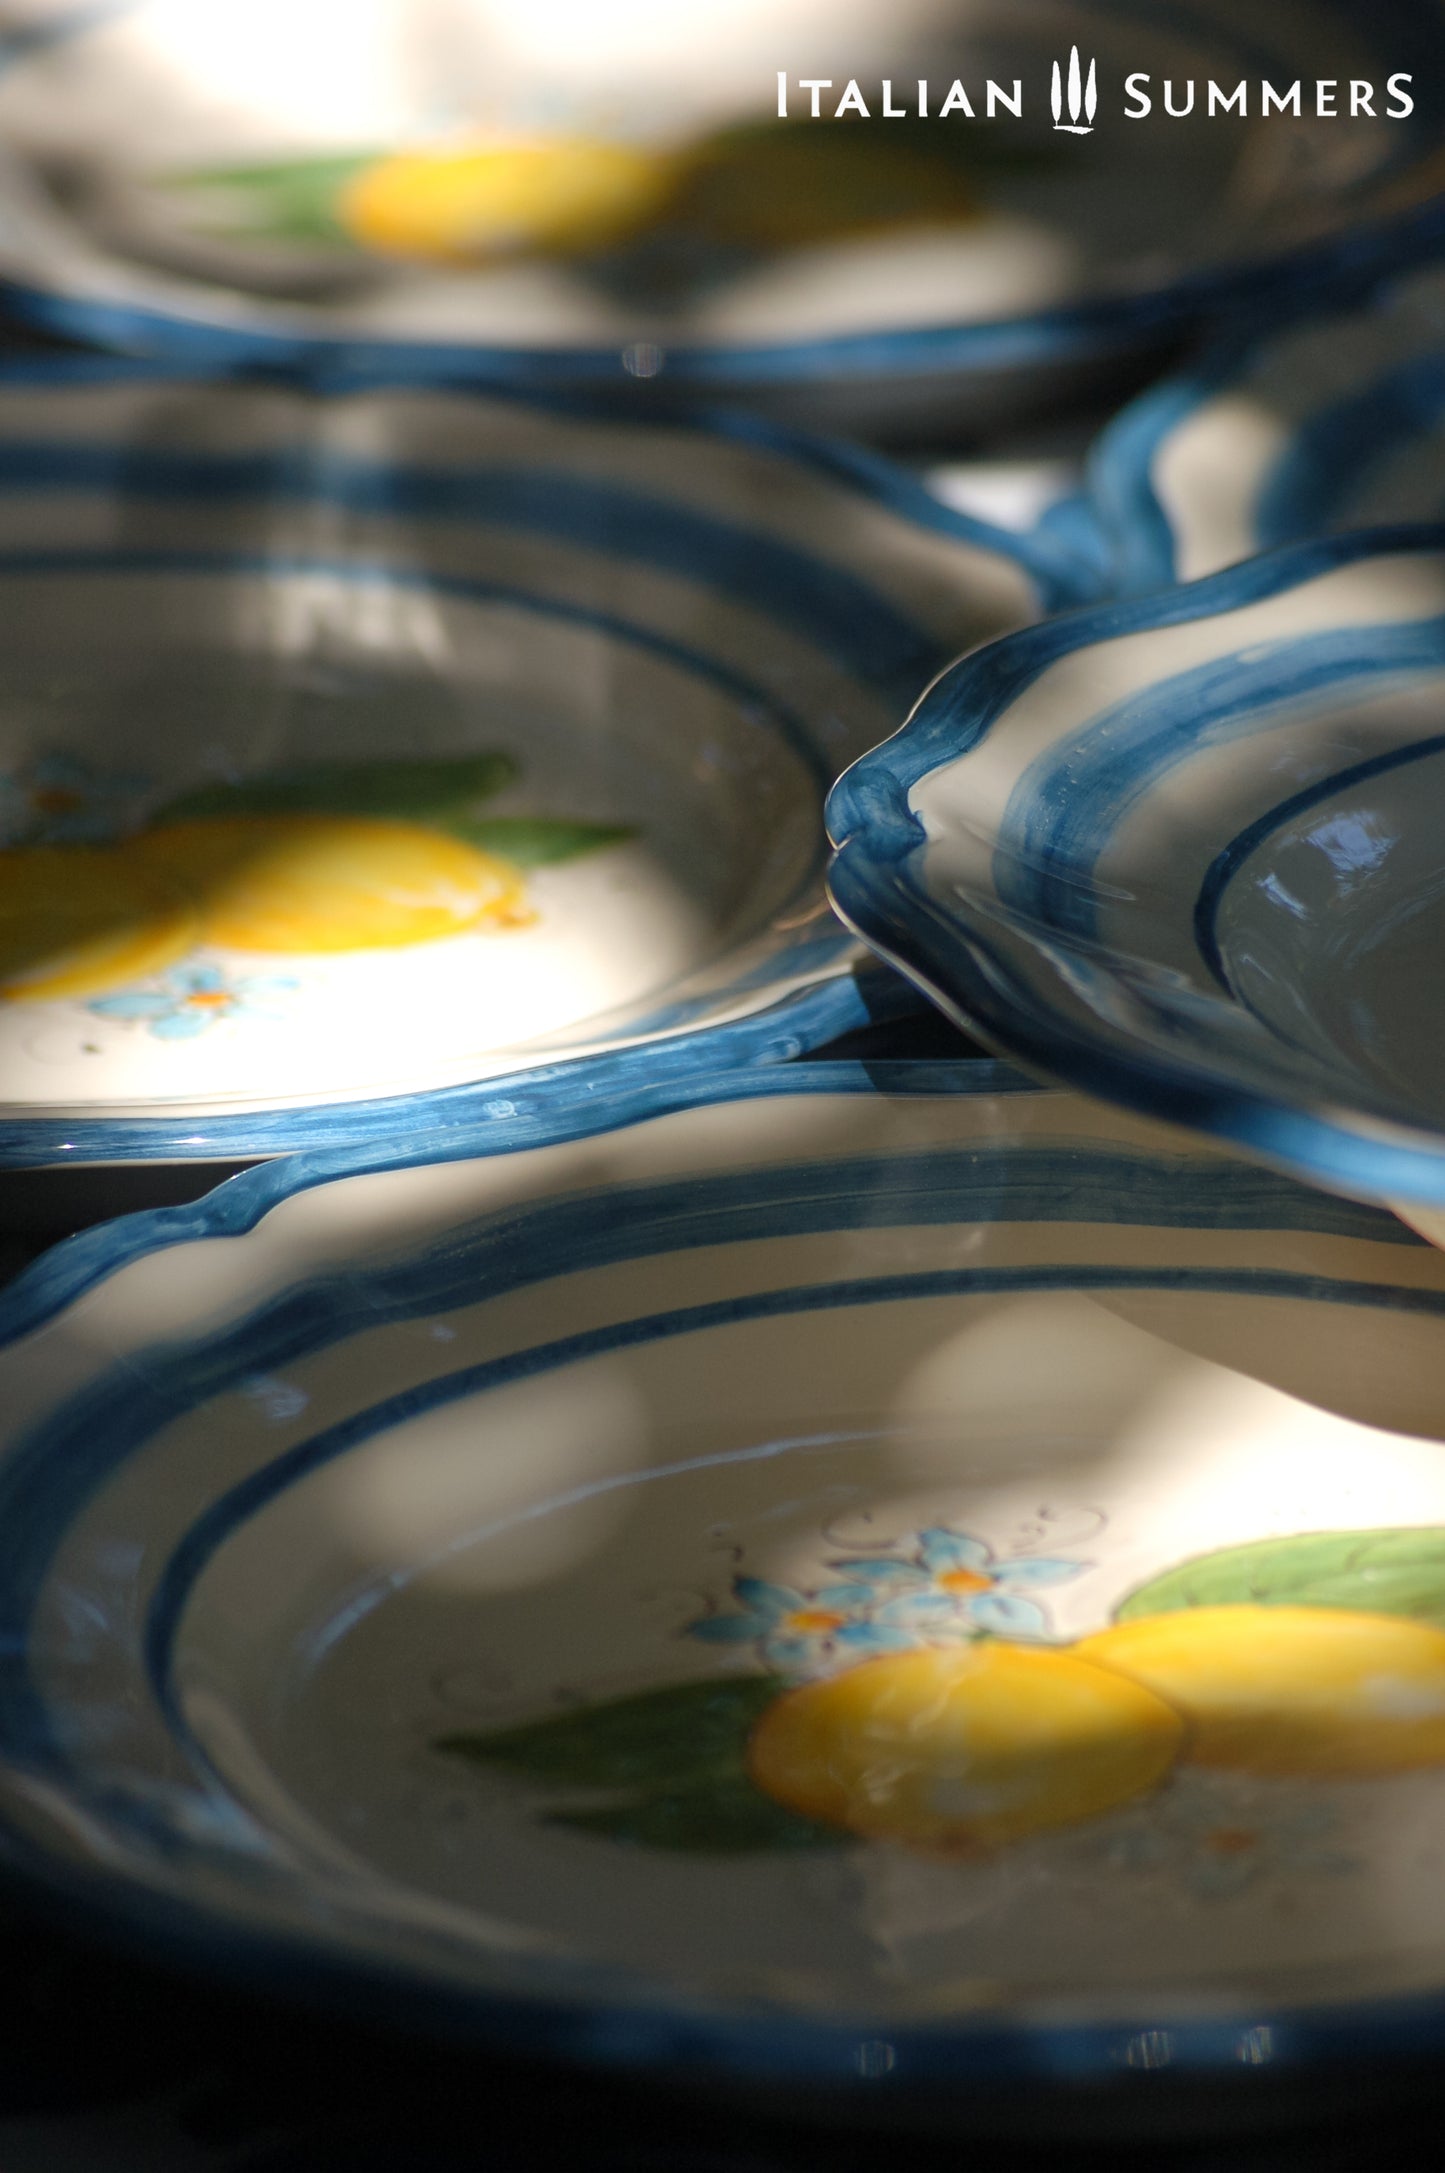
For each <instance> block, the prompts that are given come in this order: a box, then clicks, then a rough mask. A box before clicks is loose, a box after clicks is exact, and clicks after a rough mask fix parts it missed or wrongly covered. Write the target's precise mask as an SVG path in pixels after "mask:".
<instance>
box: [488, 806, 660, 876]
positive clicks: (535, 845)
mask: <svg viewBox="0 0 1445 2173" xmlns="http://www.w3.org/2000/svg"><path fill="white" fill-rule="evenodd" d="M447 828H448V829H449V830H450V831H451V832H452V834H453V836H454V837H459V838H465V840H466V842H467V843H468V844H469V845H476V846H479V847H480V848H481V850H482V851H483V852H487V853H496V854H497V855H498V857H499V858H500V859H503V860H510V861H511V863H512V865H513V867H516V868H548V867H553V866H555V865H556V864H557V862H559V861H562V860H576V859H577V858H578V857H579V856H580V855H581V854H583V853H595V852H600V851H601V850H602V847H603V846H604V845H623V844H625V843H626V841H627V840H628V838H631V837H636V835H637V832H636V831H635V830H634V829H632V828H630V827H629V826H628V825H627V824H625V823H615V822H573V821H570V820H567V819H565V818H563V817H560V816H558V817H553V816H550V815H487V816H483V817H482V818H481V819H480V820H479V821H476V822H473V821H470V820H460V821H457V820H452V821H448V823H447Z"/></svg>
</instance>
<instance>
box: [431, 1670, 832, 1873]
mask: <svg viewBox="0 0 1445 2173" xmlns="http://www.w3.org/2000/svg"><path fill="white" fill-rule="evenodd" d="M781 1688H782V1686H781V1684H779V1683H778V1682H776V1681H774V1680H773V1679H772V1678H771V1677H769V1676H755V1675H749V1676H730V1677H727V1678H725V1679H724V1680H722V1681H720V1682H703V1683H677V1684H673V1685H671V1686H669V1687H668V1688H666V1689H662V1690H645V1691H643V1692H641V1693H640V1694H639V1695H638V1696H636V1697H630V1698H616V1699H613V1700H612V1701H611V1702H610V1703H608V1704H605V1705H584V1706H578V1707H576V1708H574V1709H573V1710H571V1711H569V1712H565V1713H555V1714H550V1715H549V1716H548V1717H547V1718H546V1719H545V1720H535V1721H530V1722H528V1723H527V1725H526V1726H524V1727H521V1728H504V1729H498V1730H495V1731H492V1732H489V1733H485V1734H475V1733H471V1732H468V1733H466V1734H463V1735H450V1736H444V1737H442V1738H441V1740H440V1741H439V1742H438V1743H437V1745H436V1748H437V1749H438V1750H441V1751H446V1752H449V1753H451V1754H452V1755H453V1756H455V1757H460V1758H466V1759H469V1760H471V1761H472V1762H473V1763H475V1764H478V1765H488V1766H497V1767H500V1768H501V1770H502V1771H503V1772H506V1773H510V1774H514V1775H516V1776H517V1777H518V1778H519V1779H525V1780H529V1781H532V1782H534V1783H537V1784H539V1785H540V1786H541V1787H543V1788H546V1789H557V1790H567V1789H575V1790H587V1791H589V1792H590V1793H591V1794H594V1795H595V1794H597V1793H598V1792H602V1791H605V1792H607V1793H609V1794H611V1795H612V1796H614V1797H615V1799H616V1800H615V1801H613V1802H611V1803H604V1804H600V1805H599V1804H595V1803H588V1804H586V1805H584V1806H580V1807H579V1808H577V1809H575V1810H571V1809H568V1808H567V1806H566V1804H565V1803H562V1804H558V1805H557V1806H555V1807H554V1808H551V1809H549V1810H547V1811H546V1812H544V1813H543V1816H544V1818H545V1820H546V1823H547V1824H548V1825H551V1826H566V1827H569V1828H570V1829H571V1830H572V1831H573V1832H574V1833H586V1834H593V1835H596V1836H597V1837H598V1838H600V1839H605V1840H609V1841H623V1842H628V1843H631V1844H632V1845H634V1846H640V1847H646V1848H657V1849H676V1850H680V1851H684V1852H686V1851H693V1852H697V1853H704V1854H711V1855H729V1856H731V1855H742V1854H752V1853H755V1852H758V1851H762V1850H774V1849H800V1848H822V1847H838V1846H840V1845H841V1843H842V1842H843V1841H844V1840H845V1839H846V1836H844V1835H840V1834H838V1833H835V1832H834V1831H832V1829H831V1828H828V1827H824V1826H815V1825H814V1824H813V1823H812V1822H811V1821H810V1820H808V1819H804V1818H797V1817H794V1815H793V1814H792V1812H790V1811H786V1810H784V1809H783V1807H782V1805H781V1804H776V1803H774V1802H772V1800H771V1799H770V1798H769V1797H767V1796H765V1795H763V1794H762V1792H761V1790H759V1789H756V1788H754V1786H753V1784H752V1782H751V1781H750V1780H749V1779H748V1776H747V1773H746V1770H745V1768H744V1764H743V1759H744V1754H745V1752H746V1749H747V1740H748V1735H749V1732H750V1731H751V1729H752V1726H753V1724H754V1722H755V1721H756V1720H757V1718H758V1716H759V1714H760V1713H762V1712H763V1711H764V1710H765V1709H766V1707H768V1706H769V1705H771V1704H772V1702H773V1700H774V1699H775V1698H776V1697H777V1696H778V1694H779V1692H780V1690H781Z"/></svg>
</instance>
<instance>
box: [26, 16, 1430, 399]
mask: <svg viewBox="0 0 1445 2173" xmlns="http://www.w3.org/2000/svg"><path fill="white" fill-rule="evenodd" d="M7 28H8V32H9V36H8V44H6V45H5V46H3V47H0V58H7V57H8V67H7V68H6V70H5V72H4V74H3V77H0V145H3V147H4V158H5V172H4V179H3V184H0V208H3V214H4V216H3V226H0V273H3V275H4V277H5V278H6V280H7V281H8V283H9V297H10V302H11V305H12V307H14V308H15V309H17V310H20V311H22V312H23V313H24V314H26V315H27V316H29V317H30V318H32V319H33V320H35V321H37V322H39V323H42V324H44V325H48V326H49V327H51V328H52V329H57V330H60V331H63V332H67V333H71V334H74V335H78V336H80V337H82V338H86V339H91V340H95V341H98V342H100V343H102V344H108V345H115V346H121V347H125V348H131V349H145V350H153V351H169V352H172V353H174V352H181V353H185V354H188V355H190V356H191V357H193V358H196V359H206V360H214V359H218V358H219V359H227V360H229V359H245V358H251V359H270V360H277V359H283V358H288V357H289V358H292V359H295V358H304V357H307V356H308V355H310V354H311V353H312V350H313V348H314V347H315V346H316V345H317V344H318V343H319V345H320V347H321V348H322V349H323V351H326V352H333V353H334V352H336V351H338V349H339V347H340V346H341V345H342V344H350V345H351V346H353V347H354V346H355V345H356V343H361V345H362V346H363V348H365V349H367V350H369V351H371V352H372V353H375V352H377V351H384V352H385V353H387V354H388V355H397V354H399V355H401V356H403V357H405V359H406V361H407V363H408V365H409V366H410V367H411V368H413V369H414V370H415V371H416V372H417V373H418V374H419V375H435V374H438V373H444V372H447V371H455V370H459V369H460V370H465V371H466V372H468V373H469V374H471V375H473V376H481V377H489V378H492V379H495V378H497V377H498V376H501V375H506V376H511V377H514V378H515V377H521V378H523V379H529V380H532V381H534V382H535V381H542V382H545V383H548V384H551V385H557V386H567V387H571V388H576V387H577V386H578V385H587V386H591V387H597V386H605V387H610V388H613V389H617V390H625V389H628V388H630V389H631V390H633V391H638V390H641V391H642V392H644V393H648V392H650V393H652V394H653V395H654V396H656V395H661V396H663V397H669V396H671V395H672V394H673V393H676V394H677V395H679V396H682V397H697V396H698V395H700V394H707V395H714V396H717V395H724V394H726V395H740V396H745V397H747V398H749V399H754V400H765V401H767V402H769V403H770V404H772V405H774V406H778V405H781V406H783V407H786V408H788V409H790V410H791V411H792V412H793V413H795V414H800V415H805V416H806V418H807V419H808V420H809V421H810V422H821V423H824V424H826V425H827V426H830V427H834V426H842V425H847V426H849V427H852V428H856V429H859V430H863V431H874V432H880V433H885V434H892V435H894V436H911V437H913V438H915V439H921V438H925V437H928V436H930V435H932V436H934V437H935V438H937V437H939V435H940V434H941V433H942V432H943V431H945V430H949V429H951V430H953V431H955V432H956V431H957V430H958V429H960V428H961V427H969V426H973V425H976V424H978V423H980V422H985V421H990V420H992V421H997V420H999V419H1001V418H1005V419H1006V418H1008V417H1017V416H1019V415H1022V414H1026V413H1031V412H1038V411H1039V410H1040V409H1041V408H1046V407H1048V406H1050V405H1054V404H1057V403H1058V401H1059V400H1060V399H1064V398H1076V399H1077V398H1079V397H1081V396H1084V395H1086V394H1087V395H1092V396H1098V394H1099V393H1100V391H1101V390H1102V388H1103V387H1104V386H1106V385H1110V384H1112V385H1114V386H1115V387H1118V386H1120V385H1122V384H1123V383H1124V382H1126V381H1127V378H1128V376H1129V373H1130V371H1131V370H1132V371H1133V373H1134V374H1135V375H1136V376H1137V374H1138V372H1139V370H1140V369H1141V368H1142V367H1144V366H1145V364H1146V362H1147V359H1148V357H1150V356H1151V355H1157V354H1158V352H1159V351H1161V349H1162V348H1163V346H1164V345H1166V344H1167V342H1168V341H1169V340H1170V339H1171V338H1177V337H1178V336H1179V335H1180V334H1181V333H1182V332H1183V331H1185V330H1186V329H1187V328H1188V327H1189V326H1190V325H1191V324H1192V323H1194V322H1195V321H1197V320H1198V319H1199V318H1200V316H1201V315H1208V314H1209V312H1210V311H1211V310H1216V309H1218V308H1219V307H1221V306H1226V305H1229V304H1230V303H1232V302H1235V301H1237V300H1238V299H1239V298H1240V296H1241V295H1242V294H1244V293H1247V292H1262V293H1267V294H1269V295H1270V296H1272V297H1274V296H1277V295H1278V293H1279V288H1280V281H1281V278H1284V279H1286V280H1287V281H1294V280H1296V279H1299V278H1302V277H1305V276H1317V275H1320V274H1322V273H1328V272H1330V271H1332V270H1349V269H1351V268H1356V269H1357V268H1358V266H1359V263H1360V262H1361V261H1364V260H1366V259H1368V258H1369V257H1370V256H1371V255H1372V254H1373V253H1375V252H1377V251H1384V252H1385V253H1386V254H1388V253H1390V252H1391V251H1393V250H1395V249H1397V248H1399V247H1402V246H1406V247H1408V246H1410V245H1411V242H1412V239H1414V240H1418V239H1419V238H1421V235H1423V233H1425V232H1427V231H1428V232H1429V233H1433V231H1434V227H1435V225H1436V224H1438V220H1436V219H1434V217H1433V215H1432V214H1430V213H1429V212H1428V211H1426V210H1425V207H1426V205H1427V202H1428V198H1429V195H1430V191H1431V188H1432V187H1433V186H1434V180H1435V179H1436V178H1438V176H1437V175H1436V172H1435V166H1434V163H1433V159H1434V154H1435V152H1436V150H1437V146H1438V136H1437V123H1438V114H1437V113H1436V112H1435V102H1436V100H1437V98H1438V91H1437V87H1436V86H1435V84H1434V82H1433V80H1432V71H1433V70H1434V68H1435V66H1436V63H1437V59H1438V51H1439V43H1440V29H1441V19H1440V14H1439V9H1438V0H1387V4H1385V5H1380V6H1374V7H1371V8H1369V9H1368V10H1362V9H1359V8H1356V7H1354V6H1350V5H1346V4H1343V0H1291V4H1290V5H1288V6H1284V7H1272V8H1270V9H1268V10H1262V9H1260V8H1259V7H1257V6H1253V5H1250V4H1249V0H1183V4H1180V5H1175V6H1171V7H1170V8H1168V9H1167V10H1165V9H1155V8H1143V7H1139V6H1135V5H1132V4H1127V0H1087V4H1083V5H1065V4H1063V0H970V4H969V5H967V6H965V7H955V6H948V5H943V4H942V0H908V4H907V5H906V6H903V7H901V8H891V9H889V10H888V11H887V14H886V15H884V16H880V15H878V13H877V11H876V10H871V9H868V8H865V7H862V6H861V5H858V4H856V0H855V4H851V5H847V6H844V7H842V8H839V7H837V6H835V5H825V4H824V0H788V4H787V5H785V6H782V7H768V8H763V7H761V6H757V5H750V6H747V7H744V8H741V9H739V8H736V7H724V6H722V5H720V4H717V0H710V4H709V5H707V6H705V7H703V8H702V9H697V8H689V9H688V10H686V11H685V13H679V12H678V11H676V10H675V9H668V8H663V7H659V6H658V5H657V4H656V0H618V4H617V5H614V6H610V7H608V8H606V9H605V10H604V11H601V12H599V11H597V10H596V9H595V8H591V7H585V8H584V7H582V6H579V5H577V4H576V0H539V4H537V5H535V6H533V5H529V6H519V5H507V4H504V0H428V4H425V5H419V4H417V0H206V5H205V6H204V7H198V6H196V5H195V4H194V0H101V4H99V5H95V4H83V5H77V4H76V0H28V4H25V5H22V6H20V7H18V8H13V9H11V10H10V11H9V14H8V15H7ZM1075 46H1077V47H1078V48H1080V49H1081V51H1082V56H1083V57H1082V63H1081V66H1088V65H1090V64H1092V65H1093V67H1094V69H1095V71H1096V72H1095V76H1094V81H1095V83H1096V86H1097V93H1098V103H1097V117H1096V118H1095V117H1092V116H1091V122H1090V125H1089V128H1088V131H1087V133H1088V135H1089V140H1088V141H1087V142H1081V141H1080V140H1079V139H1078V137H1077V136H1076V135H1071V134H1069V133H1066V132H1060V131H1059V130H1058V129H1056V128H1055V127H1054V126H1053V122H1052V118H1051V113H1050V86H1051V80H1052V71H1053V67H1054V64H1055V63H1056V62H1057V63H1059V64H1060V65H1061V66H1063V67H1066V66H1067V64H1068V59H1069V54H1070V50H1071V47H1075ZM780 69H781V70H783V72H784V73H785V74H787V75H788V76H789V78H790V81H792V82H793V83H794V84H795V85H796V83H797V81H798V80H799V79H801V78H803V77H806V76H807V75H808V73H809V71H810V69H811V70H812V72H813V73H814V74H815V75H817V76H819V77H821V78H825V79H826V80H827V81H828V82H829V83H830V84H831V85H832V86H833V88H832V91H831V93H830V94H827V95H828V96H829V97H831V99H832V100H834V101H836V100H837V99H838V98H840V97H841V96H842V95H843V92H844V89H845V86H846V84H847V82H848V81H849V80H850V79H856V80H857V82H858V84H859V86H860V88H859V94H858V95H859V96H860V98H861V99H862V101H863V102H864V104H865V105H867V107H868V110H869V113H870V119H869V121H868V122H867V123H861V122H860V123H859V124H858V125H854V126H842V125H829V123H828V121H827V119H826V116H827V115H828V114H829V113H830V112H831V110H832V106H831V104H830V103H828V102H825V103H824V104H823V105H822V107H821V111H822V113H823V115H824V116H825V118H824V120H823V121H822V122H813V121H811V120H809V119H808V118H807V104H808V97H809V94H808V93H807V92H806V91H803V90H801V89H798V88H796V87H795V88H794V89H793V90H792V92H791V94H790V97H789V117H788V118H787V119H786V120H781V119H779V118H777V116H776V95H777V94H776V90H775V79H776V75H777V73H778V71H779V70H780ZM1129 76H1135V77H1139V76H1146V77H1148V79H1149V82H1150V85H1151V86H1152V92H1151V95H1152V110H1151V111H1150V112H1149V113H1148V114H1147V115H1144V116H1141V117H1131V113H1132V110H1133V109H1131V107H1130V106H1127V105H1126V103H1125V93H1124V83H1125V79H1126V77H1129ZM1301 76H1303V78H1304V79H1305V88H1306V89H1307V91H1308V93H1309V99H1308V100H1307V101H1306V102H1305V106H1304V110H1303V111H1302V113H1301V115H1300V116H1299V117H1298V118H1293V117H1290V116H1289V115H1273V116H1271V117H1269V118H1265V117H1264V116H1263V115H1262V112H1261V106H1262V92H1261V89H1260V85H1261V83H1262V82H1263V81H1264V80H1265V79H1270V80H1272V81H1273V82H1274V83H1275V85H1276V86H1278V87H1279V88H1282V89H1283V88H1286V87H1287V86H1288V85H1289V84H1290V83H1291V82H1293V81H1295V80H1296V79H1298V78H1300V77H1301ZM1392 76H1394V77H1409V78H1410V81H1411V84H1412V86H1413V97H1414V101H1415V103H1414V109H1413V111H1412V112H1410V113H1408V114H1405V113H1404V108H1403V103H1402V101H1401V99H1400V98H1399V96H1398V94H1397V95H1394V96H1392V95H1391V94H1390V93H1389V92H1388V90H1387V85H1388V83H1389V80H1390V78H1391V77H1392ZM1241 77H1243V78H1245V79H1246V83H1247V87H1248V90H1249V97H1248V100H1247V113H1246V115H1245V117H1243V118H1241V117H1240V116H1239V115H1238V114H1237V113H1228V114H1223V115H1218V114H1216V115H1213V116H1211V115H1210V114H1209V113H1208V111H1207V110H1206V97H1207V85H1208V83H1209V81H1210V80H1217V81H1218V83H1219V84H1220V86H1221V87H1222V88H1224V89H1226V90H1229V91H1231V92H1232V90H1233V87H1234V85H1235V84H1236V82H1237V81H1238V80H1239V79H1240V78H1241ZM884 78H887V79H888V80H889V81H890V82H891V83H892V84H893V85H894V86H895V90H896V95H897V96H898V97H901V98H903V100H904V105H903V107H902V108H897V109H895V110H896V111H897V112H898V114H899V117H898V118H895V119H889V120H887V121H884V120H883V119H882V118H881V117H880V116H881V105H880V100H881V96H882V90H881V85H882V80H883V79H884ZM920 79H921V80H923V81H925V82H927V83H928V84H929V86H930V92H929V116H928V117H927V118H920V117H919V116H918V114H917V111H916V108H917V105H918V102H919V101H918V97H917V92H916V89H915V87H914V86H915V85H916V84H917V83H918V81H919V80H920ZM1317 79H1324V80H1326V81H1327V82H1328V81H1331V80H1333V81H1334V82H1336V83H1338V84H1341V85H1348V84H1351V83H1357V82H1358V83H1364V84H1368V85H1370V86H1372V91H1371V111H1372V112H1373V115H1374V118H1370V117H1368V115H1367V114H1366V113H1364V112H1361V113H1360V114H1359V115H1358V116H1355V117H1350V115H1349V111H1348V107H1347V106H1346V107H1340V108H1338V109H1337V110H1336V112H1335V113H1334V114H1333V115H1330V114H1328V113H1326V114H1325V115H1318V114H1314V113H1313V112H1312V111H1311V110H1310V109H1311V105H1312V102H1313V101H1314V98H1315V88H1314V86H1315V83H1316V80H1317ZM954 80H957V81H958V82H959V84H960V85H961V86H962V91H963V96H964V97H965V98H966V99H967V100H968V103H969V106H970V108H971V109H972V111H973V114H974V118H973V119H972V120H970V119H968V118H966V117H964V115H963V114H962V113H961V112H960V111H959V109H958V107H957V105H955V107H954V109H953V111H952V112H951V113H950V114H949V115H947V116H943V115H941V113H940V108H941V107H942V106H943V104H944V103H945V102H946V100H947V98H948V94H949V89H950V85H951V84H952V82H953V81H954ZM990 80H993V81H995V82H997V83H998V84H999V85H1001V86H1002V88H1003V90H1004V91H1005V92H1006V93H1007V94H1008V95H1009V96H1010V97H1014V96H1016V95H1019V94H1016V93H1015V85H1016V84H1017V85H1019V86H1021V101H1020V102H1021V108H1022V110H1021V113H1020V114H1019V116H1018V117H1015V116H1014V115H1013V113H1012V112H1011V110H1008V109H1006V108H1004V107H1003V106H1001V105H999V104H998V103H997V102H995V111H994V115H993V118H992V119H990V118H989V117H988V103H989V102H988V93H987V84H988V82H989V81H990ZM1166 83H1168V84H1169V85H1170V86H1171V87H1172V96H1173V98H1174V102H1175V103H1176V105H1178V106H1181V107H1182V106H1183V105H1184V95H1185V94H1184V86H1185V85H1186V84H1190V85H1193V86H1194V88H1193V91H1192V92H1191V94H1190V96H1191V100H1192V105H1193V110H1192V111H1188V110H1187V109H1186V112H1185V114H1184V115H1182V116H1181V117H1178V118H1171V117H1170V116H1168V115H1167V114H1166V113H1165V112H1164V111H1163V91H1164V86H1165V84H1166ZM904 86H907V88H906V90H905V88H904ZM1081 95H1082V94H1081ZM1341 95H1342V96H1343V95H1344V94H1343V93H1342V94H1341ZM1391 112H1395V113H1397V114H1400V115H1402V116H1403V117H1400V118H1394V119H1392V118H1388V117H1387V116H1388V115H1389V114H1390V113H1391ZM910 115H911V117H910ZM800 116H801V117H800ZM1422 212H1424V219H1425V224H1424V227H1423V228H1421V226H1420V219H1421V215H1422ZM639 381H640V382H639Z"/></svg>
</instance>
